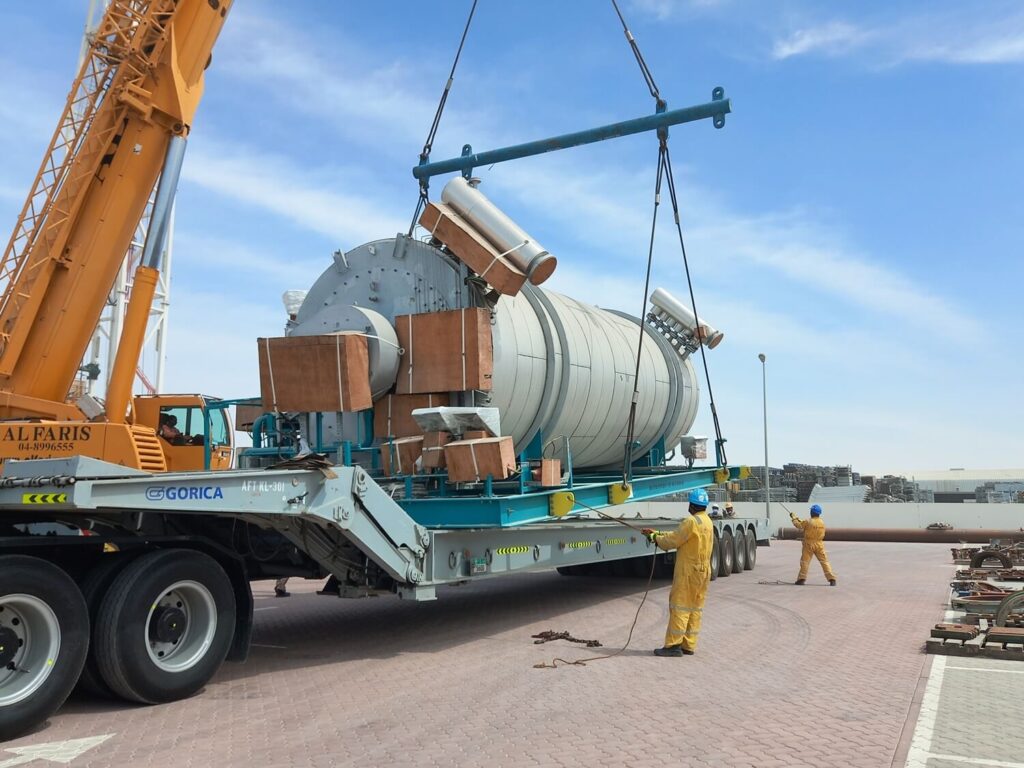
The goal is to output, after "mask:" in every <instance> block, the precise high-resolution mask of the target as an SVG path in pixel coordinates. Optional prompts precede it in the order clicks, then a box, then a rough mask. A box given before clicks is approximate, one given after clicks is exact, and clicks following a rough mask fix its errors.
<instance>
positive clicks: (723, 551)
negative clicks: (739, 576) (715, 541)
mask: <svg viewBox="0 0 1024 768" xmlns="http://www.w3.org/2000/svg"><path fill="white" fill-rule="evenodd" d="M720 543H721V546H720V547H719V548H718V549H719V557H718V575H719V576H728V575H729V574H730V573H732V567H733V556H734V555H735V554H736V546H735V545H734V544H733V543H732V534H731V533H730V532H729V531H724V532H723V533H722V538H721V539H720Z"/></svg>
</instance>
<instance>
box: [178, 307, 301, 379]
mask: <svg viewBox="0 0 1024 768" xmlns="http://www.w3.org/2000/svg"><path fill="white" fill-rule="evenodd" d="M223 306H224V296H223V295H222V294H219V293H214V292H202V291H176V292H175V293H174V294H173V295H172V310H171V312H172V320H171V329H170V333H169V334H168V340H167V368H166V370H167V374H166V386H165V389H166V391H168V392H202V393H205V394H210V395H215V396H217V397H249V396H253V395H258V394H259V388H260V383H259V359H258V353H257V347H256V339H257V338H258V337H260V336H279V335H281V333H282V327H283V324H284V311H283V310H282V309H281V307H280V305H277V306H274V305H265V304H260V303H255V302H248V301H245V300H244V299H241V298H239V297H238V296H232V298H231V305H230V306H231V311H230V314H227V315H225V314H223V313H222V312H221V311H220V308H221V307H223ZM212 318H217V320H218V322H211V319H212ZM231 320H234V321H235V322H220V321H231Z"/></svg>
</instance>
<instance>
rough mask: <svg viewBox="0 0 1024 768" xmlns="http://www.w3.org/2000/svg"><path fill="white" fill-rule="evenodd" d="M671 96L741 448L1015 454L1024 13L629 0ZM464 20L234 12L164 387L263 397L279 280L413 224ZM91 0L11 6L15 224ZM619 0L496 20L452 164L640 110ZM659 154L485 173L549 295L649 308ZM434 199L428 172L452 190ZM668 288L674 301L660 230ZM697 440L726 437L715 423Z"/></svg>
mask: <svg viewBox="0 0 1024 768" xmlns="http://www.w3.org/2000/svg"><path fill="white" fill-rule="evenodd" d="M621 4H622V7H623V10H624V12H625V13H626V15H627V18H628V19H629V21H630V25H631V27H632V28H633V31H634V34H635V35H636V37H637V39H638V41H639V43H640V45H641V47H642V49H643V51H644V53H645V56H646V58H647V60H648V63H649V65H650V67H651V69H652V71H653V72H654V75H655V78H656V80H657V82H658V85H659V86H660V88H661V90H662V93H663V95H664V96H665V97H666V98H667V99H668V101H669V103H670V106H673V107H679V106H685V105H689V104H695V103H700V102H704V101H707V100H708V99H709V97H710V93H711V89H712V87H714V86H716V85H721V86H724V87H725V89H726V93H727V95H728V96H729V97H731V98H732V99H733V109H734V113H733V114H732V115H730V116H729V118H728V122H727V125H726V127H725V129H724V130H721V131H716V130H714V129H713V128H712V127H711V125H710V123H709V122H704V123H698V124H691V125H686V126H680V127H677V128H675V129H673V130H672V138H671V148H672V153H673V159H674V161H675V164H676V175H677V181H678V184H679V188H680V193H681V202H682V206H683V218H684V226H685V232H686V235H687V244H688V249H689V253H690V257H691V269H692V271H693V275H694V280H695V287H696V291H697V303H698V309H699V311H700V313H701V314H702V315H703V316H704V317H706V318H707V320H708V321H709V322H711V323H712V324H714V325H716V326H717V327H719V328H721V329H722V330H723V331H724V332H725V334H726V340H725V342H724V343H723V344H722V345H721V346H720V347H718V348H717V349H716V350H714V351H713V352H710V353H709V354H708V362H709V365H710V367H711V379H712V384H713V386H714V388H715V395H716V402H717V404H718V411H719V415H720V418H721V422H722V426H723V430H724V433H725V436H726V437H727V438H728V439H729V455H730V459H731V460H732V461H733V462H734V463H735V462H746V463H759V462H760V461H761V457H762V443H761V440H762V433H761V371H760V363H759V362H758V360H757V353H758V352H764V353H765V354H767V356H768V407H769V440H770V446H769V447H770V452H771V457H772V463H773V464H779V463H781V462H782V461H805V462H814V463H844V464H845V463H852V464H853V465H854V467H855V469H860V470H863V471H885V470H894V469H899V470H914V469H927V468H946V467H951V466H966V467H987V466H991V467H996V466H1021V465H1022V464H1024V457H1022V456H1021V449H1020V445H1021V440H1020V437H1019V435H1020V424H1019V418H1020V415H1019V414H1020V405H1019V403H1020V395H1019V388H1020V383H1019V382H1020V381H1021V379H1022V378H1024V365H1022V362H1021V321H1022V317H1024V311H1022V309H1021V297H1020V292H1021V285H1022V282H1024V281H1022V278H1024V266H1022V263H1024V262H1022V259H1021V243H1022V242H1024V231H1022V230H1024V196H1022V194H1021V179H1022V178H1024V148H1022V147H1024V144H1022V142H1021V141H1020V138H1019V137H1020V134H1021V132H1022V130H1021V129H1022V117H1024V100H1022V99H1021V98H1020V93H1021V77H1022V74H1024V7H1021V6H1020V4H1019V3H1016V2H995V1H993V2H987V3H984V4H975V3H962V2H945V1H936V2H931V3H908V2H862V3H857V4H850V3H837V2H809V1H807V2H804V1H803V0H785V1H783V0H778V1H776V0H763V1H762V2H754V1H753V0H623V2H622V3H621ZM468 5H469V3H468V2H463V1H462V0H459V2H444V3H437V4H434V5H431V6H430V7H429V11H428V10H427V9H426V7H425V6H424V5H423V4H422V3H418V2H411V1H408V0H395V2H391V3H388V4H383V3H354V2H337V3H327V2H319V3H317V2H298V1H297V2H293V3H288V4H283V3H273V2H269V1H267V0H262V1H261V0H236V3H235V7H234V8H233V10H232V12H231V15H230V16H229V17H228V21H227V25H226V26H225V30H224V33H223V35H222V38H221V41H220V42H219V44H218V47H217V49H216V50H215V52H214V58H213V64H212V66H211V67H210V69H209V70H208V79H207V91H206V98H205V99H204V102H203V104H202V106H201V108H200V111H199V115H198V117H197V119H196V122H195V125H194V128H193V134H192V137H191V139H190V146H189V150H188V156H187V158H186V166H185V170H184V173H183V181H182V185H181V188H180V191H179V199H178V209H177V229H176V233H175V238H176V239H175V264H174V276H173V287H172V309H171V313H172V319H171V323H172V325H171V335H170V340H169V349H170V351H169V366H170V370H169V373H168V377H167V388H168V389H169V390H170V391H197V390H198V391H205V392H210V393H215V394H219V395H223V396H245V395H251V394H256V393H257V390H258V381H257V362H256V354H255V351H256V346H255V341H254V339H255V338H256V337H257V336H260V335H274V334H277V333H279V332H280V329H281V325H282V322H283V309H282V307H281V302H280V294H281V292H282V291H283V290H284V289H286V288H305V287H308V286H309V285H310V284H311V283H312V282H313V280H314V279H315V278H316V276H317V275H319V273H320V272H321V271H323V269H325V268H326V267H327V266H328V264H329V263H330V258H331V254H332V253H333V252H334V251H335V250H336V249H338V248H342V249H346V250H347V249H349V248H352V247H354V246H356V245H358V244H360V243H362V242H365V241H367V240H370V239H376V238H379V237H387V236H391V235H393V234H394V233H395V232H396V231H398V230H400V229H402V230H404V229H405V227H406V226H407V223H408V219H409V217H410V216H411V213H412V209H413V205H414V203H415V200H416V185H415V182H414V180H413V179H412V177H411V174H410V168H411V166H412V165H413V164H415V162H416V158H417V154H418V152H419V150H420V148H421V146H422V143H423V139H424V138H425V135H426V131H427V129H428V127H429V124H430V120H431V118H432V117H433V111H434V107H435V105H436V102H437V98H438V96H439V94H440V89H441V87H442V85H443V83H444V80H445V78H446V76H447V73H448V68H449V66H450V63H451V57H452V55H453V53H454V49H455V45H456V43H457V41H458V35H459V33H460V32H461V27H462V24H463V22H464V20H465V14H466V11H467V10H468ZM86 6H87V3H86V1H85V0H53V1H52V2H48V3H37V4H25V3H18V4H14V3H3V4H0V28H2V29H3V30H4V32H5V40H6V41H7V43H6V44H5V46H4V48H3V50H0V67H2V71H3V73H4V74H3V77H2V79H0V147H2V151H0V222H4V223H5V225H6V226H8V227H10V226H13V223H14V219H15V216H16V215H17V212H18V210H19V209H20V206H21V204H22V202H23V198H24V195H25V193H26V192H27V189H28V185H29V183H30V182H31V179H32V176H33V174H34V172H35V169H36V167H37V166H38V162H39V158H40V157H41V155H42V152H43V150H44V149H45V146H46V143H47V141H48V140H49V136H50V134H51V132H52V130H53V126H54V125H55V122H56V119H57V117H58V115H59V113H60V110H61V108H62V105H63V99H64V96H65V94H66V93H67V89H68V86H69V85H70V82H71V79H72V77H73V74H74V70H75V65H76V61H77V56H78V47H79V40H80V36H81V30H82V24H83V22H84V17H85V9H86ZM617 24H618V22H617V19H616V17H615V15H614V12H613V10H612V8H611V4H610V2H603V1H601V0H586V1H584V0H575V1H573V2H565V3H558V4H555V3H542V2H527V1H525V0H524V2H519V3H498V2H494V1H493V0H481V1H480V6H479V8H478V11H477V18H476V19H475V21H474V25H473V28H472V30H471V32H470V36H469V39H468V41H467V44H466V49H465V52H464V54H463V60H462V63H461V65H460V69H459V72H458V74H457V76H456V82H455V87H454V91H453V93H452V96H451V98H450V99H449V105H448V109H447V111H446V113H445V117H444V120H443V122H442V124H441V129H440V132H439V134H438V139H437V142H436V143H435V147H434V157H435V158H437V159H440V158H443V157H448V156H451V155H457V154H458V153H459V151H460V149H461V147H462V145H463V144H464V143H466V142H469V143H471V144H473V146H474V148H476V149H487V148H491V147H495V146H500V145H504V144H509V143H518V142H520V141H525V140H530V139H534V138H540V137H544V136H548V135H554V134H558V133H563V132H567V131H571V130H577V129H581V128H585V127H589V126H593V125H598V124H602V123H605V122H612V121H616V120H620V119H626V118H630V117H634V116H639V115H643V114H647V113H649V112H651V111H653V105H652V103H651V99H650V96H649V94H648V93H647V91H646V89H645V87H644V84H643V81H642V79H641V77H640V74H639V72H638V70H637V67H636V65H635V63H634V62H633V59H632V56H631V54H630V52H629V49H628V47H627V45H626V43H625V41H624V39H623V36H622V32H621V29H620V28H619V27H618V26H617ZM656 153H657V144H656V140H655V139H654V137H653V136H639V137H631V138H627V139H623V140H619V141H615V142H606V143H604V144H600V145H595V146H591V147H586V148H581V149H577V150H573V151H570V152H563V153H559V154H555V155H547V156H543V157H538V158H533V159H528V160H523V161H519V162H516V163H508V164H504V165H497V166H494V167H492V168H489V169H486V168H485V169H480V170H479V171H478V175H480V176H481V177H482V178H483V180H484V182H483V186H482V189H483V190H484V191H485V192H486V193H487V194H488V195H489V196H490V197H491V198H492V199H493V200H494V201H495V202H496V203H498V204H499V205H500V206H501V207H503V208H504V209H505V210H506V211H507V212H508V213H509V214H510V215H512V216H513V217H514V218H516V219H517V220H518V221H519V223H520V224H521V225H522V226H523V227H524V228H525V229H526V230H527V231H529V232H530V233H531V234H532V235H533V236H534V237H535V238H536V239H537V240H538V241H540V242H541V243H543V244H544V245H545V247H547V248H548V249H549V250H550V251H551V252H552V253H554V254H556V255H557V256H558V258H559V269H558V271H557V272H556V274H555V276H554V277H553V278H552V280H551V281H550V282H549V283H548V284H547V285H546V287H551V288H554V289H555V290H559V291H561V292H564V293H568V294H570V295H573V296H574V297H576V298H579V299H582V300H587V301H592V302H594V303H597V304H600V305H602V306H608V307H613V308H620V309H624V310H627V311H630V312H632V313H634V314H636V313H637V312H638V311H639V303H640V299H641V296H642V270H643V265H644V260H645V256H646V238H647V229H648V227H649V221H650V218H649V217H650V204H651V197H652V189H653V177H654V167H655V159H656ZM437 186H438V189H439V186H440V185H439V184H438V185H437ZM664 221H665V224H666V226H663V227H662V228H661V229H660V231H659V240H658V247H657V249H656V254H655V278H654V281H653V282H654V284H655V285H661V286H664V287H665V288H667V289H668V290H670V291H672V292H674V293H677V294H683V293H684V292H685V279H684V277H683V273H682V267H681V260H680V256H679V253H678V247H677V246H676V247H674V243H675V241H674V233H673V231H672V230H671V229H670V228H669V226H667V225H668V219H667V217H666V218H665V219H664ZM706 402H707V401H706V396H705V398H704V406H703V408H702V415H701V417H700V419H699V420H698V424H697V427H696V428H695V431H696V432H698V433H702V434H713V432H712V429H711V424H710V417H709V414H708V411H707V407H706Z"/></svg>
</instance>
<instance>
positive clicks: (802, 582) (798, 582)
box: [795, 579, 807, 586]
mask: <svg viewBox="0 0 1024 768" xmlns="http://www.w3.org/2000/svg"><path fill="white" fill-rule="evenodd" d="M805 581H807V579H797V580H796V582H795V583H796V584H797V585H798V586H802V585H803V584H804V582H805Z"/></svg>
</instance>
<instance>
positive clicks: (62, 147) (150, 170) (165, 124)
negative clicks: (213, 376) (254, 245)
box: [0, 0, 231, 472]
mask: <svg viewBox="0 0 1024 768" xmlns="http://www.w3.org/2000/svg"><path fill="white" fill-rule="evenodd" d="M230 5H231V0H112V2H111V3H110V5H109V7H108V8H107V11H106V13H105V14H104V17H103V20H102V21H101V23H100V25H99V27H98V29H97V30H96V32H95V34H94V36H93V38H92V40H91V41H90V47H89V51H88V53H87V55H86V56H85V58H84V60H83V63H82V67H81V69H80V71H79V73H78V76H77V77H76V78H75V81H74V84H73V85H72V88H71V92H70V94H69V96H68V99H67V103H66V105H65V107H64V112H63V115H62V116H61V119H60V122H59V124H58V126H57V129H56V131H54V134H53V139H52V140H51V142H50V146H49V148H48V150H47V152H46V154H45V156H44V157H43V162H42V165H41V166H40V169H39V173H38V174H37V176H36V179H35V182H34V183H33V185H32V188H31V191H30V192H29V195H28V199H27V200H26V202H25V206H24V208H23V209H22V211H21V214H20V216H19V217H18V221H17V224H16V225H15V228H14V232H13V233H12V235H11V239H10V242H9V243H8V244H7V248H6V250H5V251H4V253H3V258H2V260H0V291H2V296H0V462H3V461H6V460H8V459H30V458H53V457H66V456H89V457H93V458H97V459H103V460H105V461H110V462H114V463H117V464H121V465H124V466H128V467H134V468H137V469H143V470H146V471H151V472H162V471H166V470H189V469H203V468H206V467H207V465H208V467H209V468H212V469H223V468H227V467H228V466H230V462H231V430H230V429H229V425H228V422H227V415H226V412H225V411H224V410H223V409H218V410H213V411H210V412H209V413H204V409H206V407H207V402H206V399H205V398H203V397H201V396H199V395H156V396H146V397H132V395H131V389H132V382H133V380H134V377H135V371H136V368H137V366H138V360H139V356H140V354H141V351H142V346H143V343H144V338H145V331H146V324H147V321H148V317H149V311H150V307H151V304H152V301H153V294H154V291H155V287H156V283H157V277H158V275H159V270H160V262H161V258H162V254H163V251H164V243H165V239H166V236H167V228H168V219H169V214H170V210H171V204H172V202H173V199H174V193H175V190H176V187H177V182H178V175H179V172H180V170H181V163H182V159H183V157H184V152H185V144H186V138H187V136H188V135H189V132H190V130H191V127H192V119H193V116H194V115H195V111H196V108H197V106H198V105H199V101H200V99H201V98H202V94H203V73H204V71H205V69H206V67H207V66H208V65H209V63H210V57H211V51H212V49H213V46H214V44H215V43H216V40H217V37H218V35H219V34H220V30H221V27H222V26H223V24H224V20H225V17H226V16H227V13H228V9H229V7H230ZM158 179H159V184H157V180H158ZM154 186H156V196H155V198H154V201H153V207H152V213H151V217H150V225H149V231H148V234H147V237H146V241H145V245H144V247H143V253H142V257H141V259H140V261H139V267H138V269H137V271H136V272H135V276H134V286H133V288H132V295H131V299H130V301H129V305H128V310H127V314H126V317H125V322H124V329H123V331H122V334H121V338H120V342H119V344H118V348H117V355H116V358H115V361H114V364H113V367H112V370H111V371H110V378H109V384H108V387H107V392H106V398H105V405H104V407H100V406H99V404H97V403H95V401H90V399H88V398H85V399H80V400H79V401H78V402H75V403H72V402H68V392H69V390H70V388H71V386H72V383H73V382H74V380H75V377H76V375H77V373H78V370H79V366H80V364H81V360H82V357H83V355H84V354H85V351H86V349H87V348H88V345H89V341H90V338H91V336H92V332H93V329H94V328H95V327H96V324H97V322H98V320H99V317H100V314H101V312H102V310H103V306H104V304H105V303H106V301H107V297H108V295H109V293H110V290H111V288H112V286H113V284H114V281H115V278H116V276H117V271H118V269H119V268H120V265H121V262H122V261H123V259H124V255H125V253H126V252H127V250H128V248H129V247H130V245H131V241H132V236H133V233H134V232H135V229H136V226H137V225H138V222H139V220H140V218H141V217H142V216H143V213H144V212H145V209H146V205H147V203H148V201H149V199H150V196H151V194H152V192H153V189H154ZM211 422H212V424H213V428H212V429H208V430H207V429H203V426H204V425H205V424H207V423H211ZM197 430H201V431H197ZM158 434H159V435H160V437H158ZM206 442H208V443H209V445H204V443H206ZM207 456H208V457H209V458H208V459H207Z"/></svg>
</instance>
